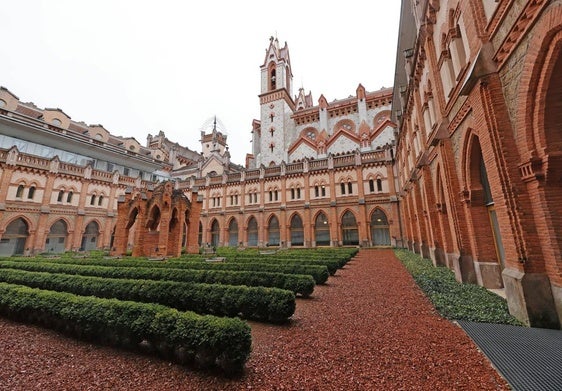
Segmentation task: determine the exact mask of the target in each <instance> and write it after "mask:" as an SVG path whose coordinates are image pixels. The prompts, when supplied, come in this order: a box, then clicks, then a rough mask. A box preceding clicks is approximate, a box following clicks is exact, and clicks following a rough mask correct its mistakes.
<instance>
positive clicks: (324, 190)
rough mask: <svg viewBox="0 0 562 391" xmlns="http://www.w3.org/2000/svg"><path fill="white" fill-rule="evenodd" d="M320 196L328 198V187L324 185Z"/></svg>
mask: <svg viewBox="0 0 562 391" xmlns="http://www.w3.org/2000/svg"><path fill="white" fill-rule="evenodd" d="M320 194H321V195H322V197H326V186H324V185H322V187H321V188H320Z"/></svg>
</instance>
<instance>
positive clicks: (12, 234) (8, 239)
mask: <svg viewBox="0 0 562 391" xmlns="http://www.w3.org/2000/svg"><path fill="white" fill-rule="evenodd" d="M28 236H29V227H28V225H27V223H26V222H25V220H24V219H22V218H21V217H20V218H18V219H16V220H14V221H12V222H11V223H10V224H9V225H8V226H7V227H6V231H5V232H4V235H2V239H1V240H0V256H2V257H9V256H11V255H23V254H24V251H25V243H26V241H27V237H28Z"/></svg>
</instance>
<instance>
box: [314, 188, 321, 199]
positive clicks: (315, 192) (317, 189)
mask: <svg viewBox="0 0 562 391" xmlns="http://www.w3.org/2000/svg"><path fill="white" fill-rule="evenodd" d="M319 189H320V188H319V187H318V186H314V197H317V198H318V197H319V196H320V192H319Z"/></svg>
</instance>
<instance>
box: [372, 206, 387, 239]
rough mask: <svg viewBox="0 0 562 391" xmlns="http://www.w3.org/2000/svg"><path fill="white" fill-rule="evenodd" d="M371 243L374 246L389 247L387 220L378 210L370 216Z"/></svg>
mask: <svg viewBox="0 0 562 391" xmlns="http://www.w3.org/2000/svg"><path fill="white" fill-rule="evenodd" d="M371 242H372V244H373V245H374V246H390V231H389V226H388V219H387V218H386V214H385V213H384V212H383V211H382V210H380V209H377V210H375V212H374V213H373V215H372V216H371Z"/></svg>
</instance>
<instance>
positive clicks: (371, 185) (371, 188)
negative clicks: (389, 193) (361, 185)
mask: <svg viewBox="0 0 562 391" xmlns="http://www.w3.org/2000/svg"><path fill="white" fill-rule="evenodd" d="M369 191H370V192H371V193H374V192H375V181H373V180H372V179H369Z"/></svg>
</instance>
